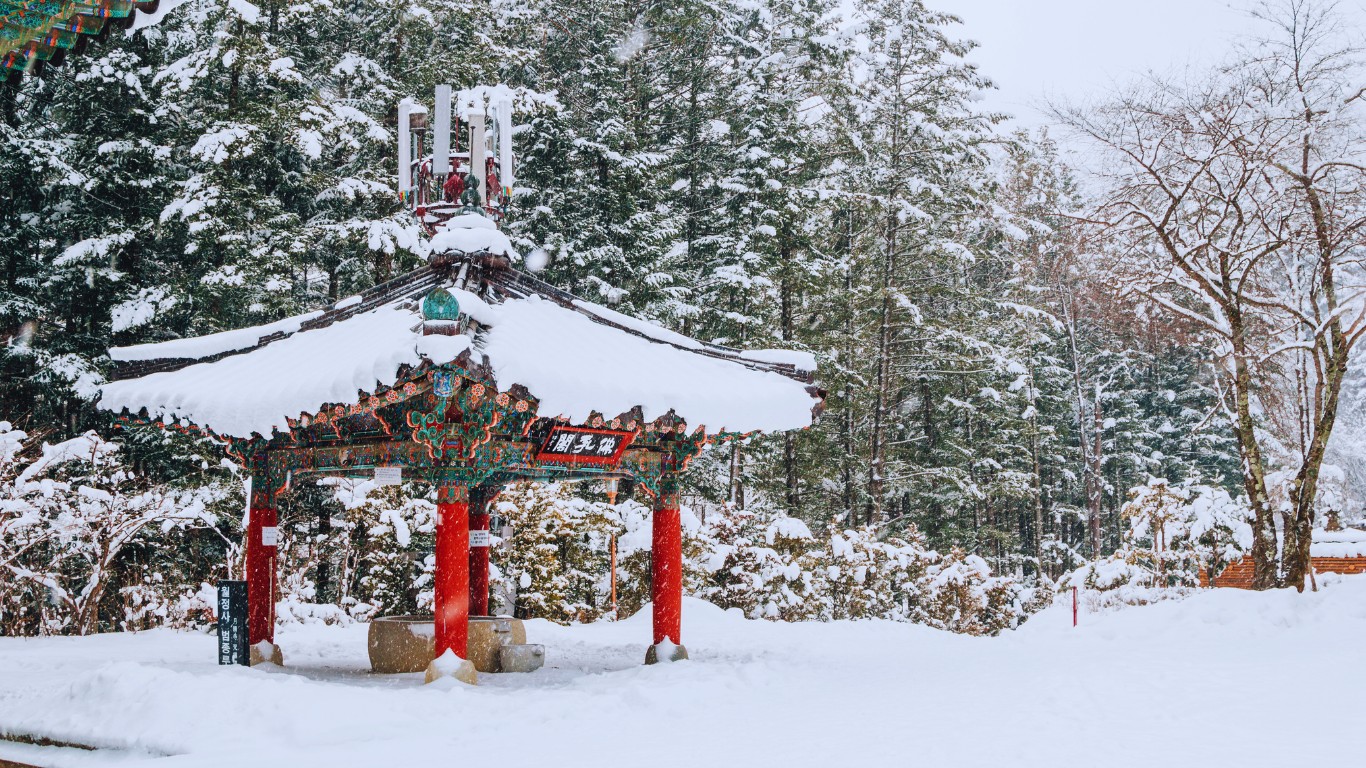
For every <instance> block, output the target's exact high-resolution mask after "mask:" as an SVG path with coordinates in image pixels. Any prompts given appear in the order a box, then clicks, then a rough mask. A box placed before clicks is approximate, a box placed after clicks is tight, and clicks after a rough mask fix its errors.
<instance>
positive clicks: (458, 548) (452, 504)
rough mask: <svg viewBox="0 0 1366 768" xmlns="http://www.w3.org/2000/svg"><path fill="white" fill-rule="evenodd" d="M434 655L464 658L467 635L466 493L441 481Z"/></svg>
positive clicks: (467, 533)
mask: <svg viewBox="0 0 1366 768" xmlns="http://www.w3.org/2000/svg"><path fill="white" fill-rule="evenodd" d="M436 501H437V503H436V574H435V576H436V579H435V584H434V586H435V595H434V598H435V599H434V602H435V605H434V606H433V607H434V609H435V610H434V613H435V619H436V656H438V657H440V656H441V655H442V654H443V653H445V652H446V651H448V650H449V651H453V652H454V653H455V655H456V656H459V657H460V658H462V659H463V658H466V654H467V653H468V651H467V648H466V644H467V643H468V642H469V636H470V495H469V489H468V488H466V487H465V486H463V485H455V484H442V486H441V487H440V489H439V490H438V491H437V497H436Z"/></svg>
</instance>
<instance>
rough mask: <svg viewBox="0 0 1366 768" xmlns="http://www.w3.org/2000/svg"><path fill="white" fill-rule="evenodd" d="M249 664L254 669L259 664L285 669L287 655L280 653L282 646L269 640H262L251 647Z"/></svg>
mask: <svg viewBox="0 0 1366 768" xmlns="http://www.w3.org/2000/svg"><path fill="white" fill-rule="evenodd" d="M247 662H248V663H249V664H251V666H253V667H254V666H256V665H257V664H274V665H275V666H277V667H283V666H284V665H285V655H284V654H283V653H281V652H280V646H278V645H276V644H275V643H272V642H270V641H269V640H262V641H261V642H259V643H257V644H256V645H253V646H252V647H251V649H250V651H249V653H248V658H247Z"/></svg>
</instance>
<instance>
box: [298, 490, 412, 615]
mask: <svg viewBox="0 0 1366 768" xmlns="http://www.w3.org/2000/svg"><path fill="white" fill-rule="evenodd" d="M315 488H316V490H317V491H320V493H318V492H312V490H311V489H310V490H306V491H305V492H304V493H301V494H299V495H298V496H297V497H295V498H292V499H290V500H289V502H288V503H286V504H282V505H281V506H282V515H283V516H282V520H281V528H282V535H281V538H280V545H279V547H280V548H279V555H280V566H279V568H280V603H279V605H278V606H277V610H276V615H277V617H278V618H279V620H280V621H281V622H296V623H315V622H317V623H324V624H344V623H348V622H350V621H353V620H355V621H369V620H370V619H372V618H374V617H376V616H393V615H400V614H414V613H423V612H430V611H431V608H432V571H433V567H434V560H433V557H432V551H433V547H434V542H433V533H434V531H435V525H436V515H435V513H436V504H435V503H433V501H432V498H431V497H432V495H433V493H432V490H431V488H430V487H428V486H426V485H421V484H416V483H407V484H404V485H395V486H377V485H376V484H375V483H374V481H372V480H353V479H346V478H325V479H323V480H322V481H321V482H319V483H318V485H317V486H316V487H315ZM296 493H298V492H296ZM286 510H287V511H288V514H285V511H286Z"/></svg>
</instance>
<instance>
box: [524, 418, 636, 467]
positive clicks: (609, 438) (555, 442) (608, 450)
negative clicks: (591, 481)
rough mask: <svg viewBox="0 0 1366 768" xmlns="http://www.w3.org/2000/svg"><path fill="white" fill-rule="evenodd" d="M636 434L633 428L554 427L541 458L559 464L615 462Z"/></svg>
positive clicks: (542, 450) (603, 464)
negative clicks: (621, 429)
mask: <svg viewBox="0 0 1366 768" xmlns="http://www.w3.org/2000/svg"><path fill="white" fill-rule="evenodd" d="M633 438H635V433H634V432H621V431H617V430H614V429H589V428H587V427H555V428H553V429H551V430H550V435H549V436H548V437H546V440H545V443H544V444H543V445H542V446H541V451H540V453H538V454H537V455H536V459H537V460H538V461H546V462H553V463H557V464H591V465H594V466H613V465H615V464H617V462H619V461H621V454H622V452H623V451H625V450H626V446H628V445H630V444H631V440H632V439H633Z"/></svg>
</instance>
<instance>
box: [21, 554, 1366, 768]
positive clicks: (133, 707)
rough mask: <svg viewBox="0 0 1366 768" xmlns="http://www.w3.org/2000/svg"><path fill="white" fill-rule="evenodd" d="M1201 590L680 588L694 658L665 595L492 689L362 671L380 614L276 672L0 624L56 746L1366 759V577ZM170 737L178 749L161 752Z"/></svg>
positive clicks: (423, 759)
mask: <svg viewBox="0 0 1366 768" xmlns="http://www.w3.org/2000/svg"><path fill="white" fill-rule="evenodd" d="M1326 581H1327V583H1326V584H1325V585H1324V588H1323V589H1322V591H1320V592H1319V593H1317V594H1309V595H1303V596H1300V595H1296V594H1294V593H1292V592H1288V591H1280V592H1272V593H1261V594H1257V593H1252V592H1243V591H1238V590H1216V591H1210V592H1202V593H1200V594H1197V595H1196V596H1194V597H1191V598H1189V599H1187V600H1184V601H1180V602H1167V603H1161V604H1157V605H1152V606H1144V607H1138V608H1129V609H1126V610H1123V611H1120V612H1116V613H1108V614H1102V615H1096V616H1086V615H1083V616H1082V623H1081V626H1079V627H1077V628H1075V629H1074V628H1073V627H1072V626H1071V611H1070V608H1068V607H1067V606H1057V607H1055V608H1053V609H1050V610H1049V611H1045V612H1044V613H1042V614H1040V615H1038V616H1035V617H1034V618H1033V619H1031V621H1030V622H1029V623H1028V624H1027V625H1025V626H1024V627H1023V628H1021V629H1020V630H1018V631H1016V632H1011V633H1007V634H1005V635H1003V636H1001V637H997V638H972V637H963V636H957V635H952V634H948V633H944V632H938V631H935V630H931V629H927V628H925V627H921V626H915V625H907V624H894V623H890V622H879V621H867V622H837V623H830V624H819V623H807V624H778V623H770V622H765V621H748V620H746V619H744V618H743V617H741V616H738V615H736V614H734V613H726V612H724V611H722V610H720V609H718V608H715V607H714V606H711V605H709V604H707V603H703V602H700V601H696V600H689V601H687V602H686V603H685V607H684V617H683V634H684V642H685V644H686V645H687V646H688V650H689V652H690V653H691V654H692V660H691V661H688V662H684V663H679V664H672V665H660V666H656V667H644V666H642V665H641V664H640V661H641V659H642V657H643V654H644V650H645V645H646V641H647V640H648V639H649V638H648V636H649V611H648V610H646V611H644V612H643V613H642V614H637V615H636V616H635V617H633V618H631V619H627V620H625V621H621V622H617V623H605V622H604V623H597V624H592V625H584V626H573V627H559V626H555V625H552V624H549V623H546V622H541V621H536V622H528V626H527V630H528V635H529V640H530V641H531V642H540V643H545V644H546V645H547V646H548V651H547V654H548V662H547V666H546V668H544V669H542V670H540V671H538V672H535V673H532V674H528V675H483V676H481V680H480V683H481V684H480V685H479V686H478V687H468V686H463V685H456V686H453V687H450V688H448V689H446V690H438V689H436V688H435V687H424V686H422V685H421V676H420V675H416V674H414V675H392V676H379V675H371V674H370V673H369V672H368V663H367V661H366V656H365V632H366V628H365V626H363V625H357V626H352V627H345V628H336V627H325V626H308V627H298V626H288V627H284V628H282V629H281V630H280V632H279V633H278V636H277V638H276V639H277V641H278V642H279V643H280V645H281V646H282V647H283V649H284V652H285V661H286V664H287V665H288V666H287V667H286V668H285V669H284V670H279V669H274V670H270V671H267V670H266V669H265V668H257V669H247V668H243V667H219V666H216V665H215V663H214V659H215V656H214V650H215V640H214V638H213V637H212V636H209V635H204V634H191V633H180V632H172V631H162V630H158V631H153V632H143V633H139V634H110V635H101V636H97V637H88V638H43V639H20V638H0V733H8V734H22V735H25V736H29V737H46V738H50V739H54V740H58V741H66V742H78V743H82V744H87V745H91V746H98V747H105V748H108V749H101V750H99V751H95V752H87V751H82V750H72V749H56V748H51V747H35V746H30V745H25V744H14V743H9V742H0V761H3V760H4V759H6V758H8V759H10V760H16V761H20V762H27V763H31V764H34V765H42V766H104V765H126V764H133V763H139V764H141V763H145V762H150V761H161V762H164V763H165V764H167V765H174V766H233V767H234V768H242V767H243V766H266V765H272V766H275V765H279V766H328V767H329V768H333V767H336V766H464V765H489V766H492V765H497V766H500V767H501V766H536V767H538V768H539V767H541V766H547V767H550V766H553V767H555V768H560V767H568V766H649V768H659V767H661V766H705V767H706V768H734V767H735V766H822V768H842V767H843V766H851V767H852V766H860V767H863V766H955V767H957V766H998V767H999V766H1024V767H1033V766H1088V767H1092V766H1095V767H1103V768H1111V767H1118V766H1144V768H1151V766H1163V767H1164V768H1173V767H1179V766H1192V767H1194V766H1201V767H1202V768H1204V767H1208V766H1238V768H1249V767H1252V766H1281V765H1291V764H1293V765H1313V764H1317V763H1323V764H1329V763H1330V761H1331V764H1335V765H1366V746H1364V745H1363V743H1362V733H1363V732H1366V731H1364V730H1363V729H1366V658H1364V656H1366V644H1364V643H1363V639H1366V576H1354V577H1332V576H1330V577H1328V578H1327V579H1326ZM168 757H169V759H167V758H168Z"/></svg>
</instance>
